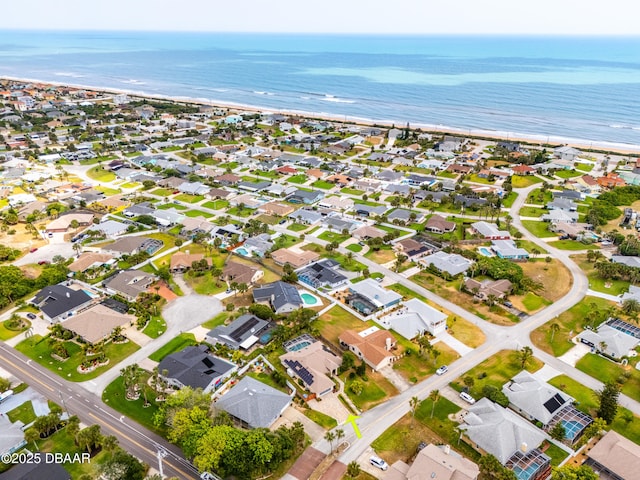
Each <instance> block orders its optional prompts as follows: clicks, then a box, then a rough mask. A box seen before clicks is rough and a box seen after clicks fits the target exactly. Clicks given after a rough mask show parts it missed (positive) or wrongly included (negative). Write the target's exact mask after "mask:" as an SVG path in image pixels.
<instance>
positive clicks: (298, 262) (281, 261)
mask: <svg viewBox="0 0 640 480" xmlns="http://www.w3.org/2000/svg"><path fill="white" fill-rule="evenodd" d="M319 258H320V255H318V254H317V253H316V252H311V251H306V250H301V251H293V250H291V249H289V248H281V249H279V250H276V251H275V252H271V259H272V260H273V261H274V262H275V263H276V264H278V265H285V264H287V263H288V264H289V265H291V266H292V267H293V268H302V267H304V266H306V265H309V264H310V263H311V262H315V261H316V260H318V259H319Z"/></svg>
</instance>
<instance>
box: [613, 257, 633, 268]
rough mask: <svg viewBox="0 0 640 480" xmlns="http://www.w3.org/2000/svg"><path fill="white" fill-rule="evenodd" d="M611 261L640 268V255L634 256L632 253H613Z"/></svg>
mask: <svg viewBox="0 0 640 480" xmlns="http://www.w3.org/2000/svg"><path fill="white" fill-rule="evenodd" d="M611 261H612V262H613V263H622V264H623V265H626V266H628V267H635V268H640V257H633V256H631V255H612V256H611Z"/></svg>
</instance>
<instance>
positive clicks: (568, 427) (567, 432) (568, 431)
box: [562, 420, 584, 440]
mask: <svg viewBox="0 0 640 480" xmlns="http://www.w3.org/2000/svg"><path fill="white" fill-rule="evenodd" d="M562 426H563V427H564V436H565V438H566V439H567V440H573V439H574V438H576V435H578V433H580V431H582V429H583V428H584V425H583V424H582V422H578V421H577V420H562Z"/></svg>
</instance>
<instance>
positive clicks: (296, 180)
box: [287, 173, 309, 185]
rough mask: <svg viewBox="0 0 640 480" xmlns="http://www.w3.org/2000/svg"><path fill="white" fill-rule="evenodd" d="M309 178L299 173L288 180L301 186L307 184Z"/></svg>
mask: <svg viewBox="0 0 640 480" xmlns="http://www.w3.org/2000/svg"><path fill="white" fill-rule="evenodd" d="M307 180H309V178H308V177H307V176H306V175H305V174H304V173H299V174H298V175H293V176H291V177H289V178H288V179H287V182H289V183H295V184H297V185H301V184H303V183H306V182H307Z"/></svg>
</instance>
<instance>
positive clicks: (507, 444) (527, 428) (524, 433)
mask: <svg viewBox="0 0 640 480" xmlns="http://www.w3.org/2000/svg"><path fill="white" fill-rule="evenodd" d="M460 430H462V432H463V436H462V439H463V440H464V441H465V442H467V443H468V444H469V445H471V447H472V448H474V449H475V450H477V451H478V452H480V453H481V454H486V453H490V454H492V455H493V456H494V457H496V458H497V459H498V461H499V462H500V463H501V464H502V465H504V466H505V467H507V468H509V469H511V470H516V471H519V470H522V471H527V473H528V474H529V476H528V477H527V480H538V479H542V478H546V477H547V476H548V475H549V473H550V469H551V459H550V458H549V457H547V456H546V455H544V454H543V453H542V452H541V451H540V450H539V449H538V448H537V447H538V445H540V444H541V443H542V441H543V440H545V438H546V437H545V434H544V433H543V432H542V431H541V430H539V429H537V428H536V427H535V426H533V425H532V424H531V423H529V422H528V421H526V420H525V419H523V418H521V417H519V416H518V415H516V414H515V413H513V412H511V411H510V410H507V409H506V408H503V407H501V406H500V405H498V404H496V403H493V402H492V401H491V400H489V399H488V398H486V397H485V398H482V399H480V400H478V401H477V402H476V403H475V404H473V405H471V406H469V407H468V408H467V414H466V415H465V416H464V421H463V423H462V424H461V426H460ZM525 469H526V470H525Z"/></svg>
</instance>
